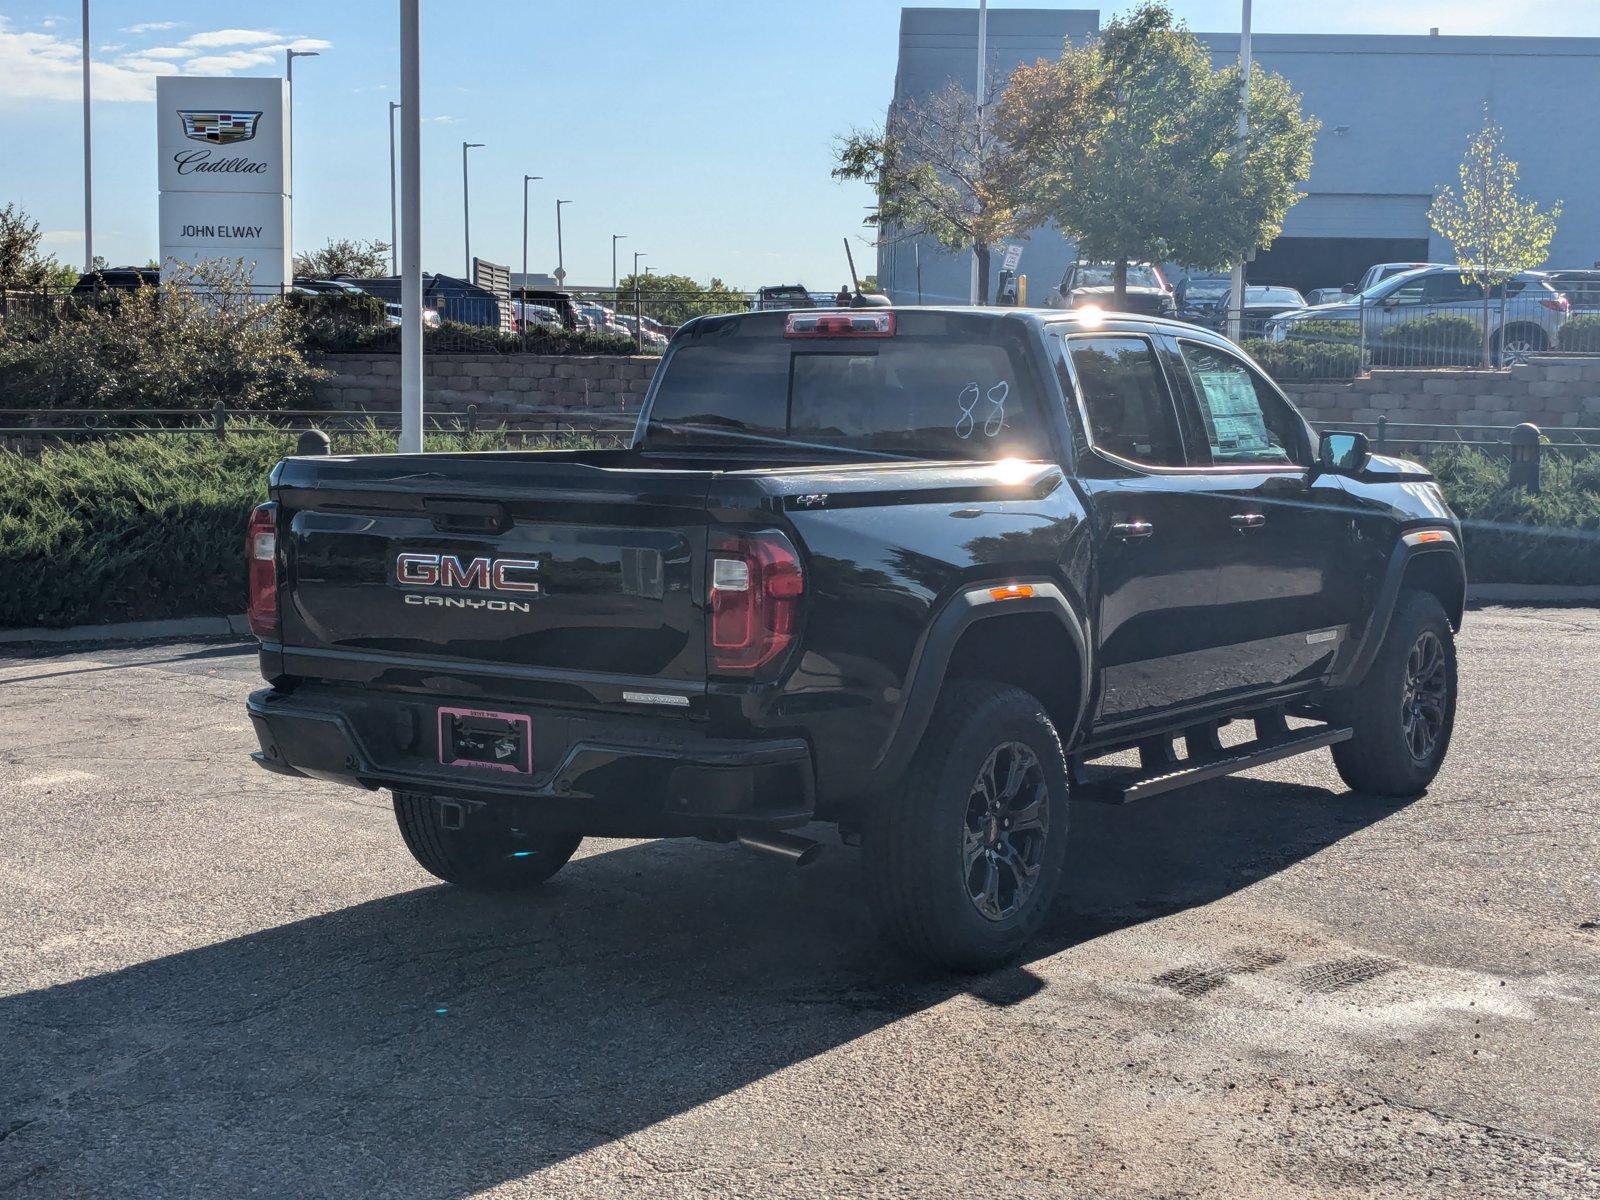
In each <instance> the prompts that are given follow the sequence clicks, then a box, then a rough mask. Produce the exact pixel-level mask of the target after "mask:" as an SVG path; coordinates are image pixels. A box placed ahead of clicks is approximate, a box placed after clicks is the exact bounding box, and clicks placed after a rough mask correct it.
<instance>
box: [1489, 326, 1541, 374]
mask: <svg viewBox="0 0 1600 1200" xmlns="http://www.w3.org/2000/svg"><path fill="white" fill-rule="evenodd" d="M1549 348H1550V339H1549V338H1548V337H1546V336H1545V332H1544V330H1542V329H1540V328H1539V327H1538V326H1537V325H1507V326H1506V327H1505V329H1503V330H1501V331H1500V332H1499V333H1497V334H1495V337H1494V350H1495V354H1494V358H1495V362H1496V363H1498V364H1499V365H1500V366H1502V367H1509V366H1511V365H1512V364H1513V363H1525V362H1527V361H1528V358H1529V356H1531V355H1534V354H1539V353H1541V352H1543V351H1545V350H1548V349H1549Z"/></svg>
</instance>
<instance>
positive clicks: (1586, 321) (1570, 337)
mask: <svg viewBox="0 0 1600 1200" xmlns="http://www.w3.org/2000/svg"><path fill="white" fill-rule="evenodd" d="M1561 349H1563V350H1576V351H1581V352H1582V353H1585V354H1596V353H1600V315H1597V314H1595V313H1579V314H1578V315H1577V316H1575V317H1568V318H1567V322H1566V324H1565V325H1563V326H1562V327H1561Z"/></svg>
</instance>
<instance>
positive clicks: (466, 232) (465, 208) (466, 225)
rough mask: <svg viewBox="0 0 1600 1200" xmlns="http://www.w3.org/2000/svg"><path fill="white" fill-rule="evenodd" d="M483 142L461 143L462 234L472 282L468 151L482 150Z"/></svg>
mask: <svg viewBox="0 0 1600 1200" xmlns="http://www.w3.org/2000/svg"><path fill="white" fill-rule="evenodd" d="M482 148H483V143H482V142H462V143H461V236H462V240H463V243H464V247H465V249H466V252H467V268H466V275H465V277H466V280H467V282H468V283H471V282H472V194H471V192H470V191H469V190H468V187H467V151H468V150H480V149H482Z"/></svg>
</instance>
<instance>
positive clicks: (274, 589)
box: [245, 308, 1465, 970]
mask: <svg viewBox="0 0 1600 1200" xmlns="http://www.w3.org/2000/svg"><path fill="white" fill-rule="evenodd" d="M1174 367H1176V368H1177V370H1174V369H1173V368H1174ZM1180 380H1181V384H1180ZM270 495H271V499H270V501H269V502H268V503H266V504H263V505H261V506H260V507H259V508H257V509H256V510H255V511H254V513H253V514H252V516H251V519H250V523H249V533H248V537H247V540H246V543H245V545H246V553H247V558H248V573H247V581H248V599H249V621H250V626H251V628H252V629H253V630H254V631H255V633H256V635H257V637H258V638H259V639H260V643H261V644H260V663H261V671H262V674H263V676H264V677H265V678H266V680H267V685H268V686H267V687H265V688H264V689H262V690H260V691H257V692H255V693H254V694H252V695H251V696H250V698H249V701H248V704H247V708H248V712H249V716H250V720H251V722H252V724H253V726H254V729H255V733H256V737H257V739H258V741H259V745H260V749H259V750H258V751H257V752H256V754H255V755H254V758H255V760H256V761H257V762H258V763H259V764H260V765H261V766H263V767H265V768H267V769H268V770H271V771H275V772H277V773H279V774H280V775H284V776H288V777H291V778H310V779H316V780H319V781H334V782H339V783H345V784H349V785H351V786H354V787H360V788H364V789H368V790H372V789H378V788H388V789H390V790H391V791H392V792H393V798H394V811H395V816H396V820H397V822H398V825H399V831H400V834H401V836H402V837H403V839H404V841H405V844H406V846H407V847H408V849H409V850H410V851H411V853H412V854H413V855H414V856H415V857H416V859H417V861H418V862H419V863H421V865H422V866H423V867H425V868H426V869H427V870H429V871H431V872H432V873H433V874H434V875H436V876H438V877H439V878H441V879H444V880H446V881H448V882H450V883H453V884H456V885H459V886H462V887H466V888H484V889H496V890H500V891H505V890H515V889H524V890H525V889H531V888H535V887H537V886H538V885H539V884H541V883H542V882H543V881H544V880H546V879H548V878H549V877H550V876H551V875H553V874H555V873H556V872H557V871H558V870H560V869H561V867H562V866H563V864H565V863H566V862H567V860H568V859H569V858H571V856H572V854H573V852H574V851H575V850H576V849H577V847H578V844H579V842H580V840H581V839H582V838H583V837H585V836H590V835H593V836H604V837H700V838H705V839H709V840H712V841H719V842H733V841H738V842H740V843H742V844H743V845H744V846H746V847H749V848H751V849H753V850H758V851H761V852H763V853H765V854H768V855H770V856H772V857H774V858H777V859H780V860H784V861H786V862H789V863H794V864H803V863H805V862H807V861H809V860H810V859H811V858H813V857H814V856H815V855H816V854H817V853H818V852H819V851H820V850H821V844H820V843H819V842H816V841H813V840H810V839H808V838H807V837H805V836H803V835H801V834H798V833H796V832H794V831H795V830H797V829H800V828H802V827H804V826H806V825H808V824H810V823H811V822H813V821H826V822H830V823H833V824H835V825H836V826H837V827H838V828H839V831H840V834H841V837H842V840H843V841H844V842H846V843H848V844H851V845H857V844H859V845H860V847H861V850H860V854H861V858H862V860H863V864H862V867H863V869H862V871H861V877H862V879H863V880H864V884H865V890H866V894H867V896H868V897H869V898H870V900H871V902H872V903H873V904H874V906H875V907H876V909H877V912H878V916H879V919H880V925H881V927H882V928H883V929H884V930H885V932H886V933H887V934H888V936H889V937H890V938H891V939H892V940H893V941H895V942H896V943H897V944H898V945H899V946H900V947H901V948H902V949H903V950H905V951H907V952H909V953H910V954H913V955H916V956H918V957H921V958H925V959H929V960H932V961H934V962H937V963H940V964H943V965H945V966H949V967H955V968H959V969H963V970H984V969H988V968H992V967H994V966H997V965H998V964H1000V963H1002V962H1005V961H1007V960H1008V959H1010V958H1011V957H1012V956H1014V955H1016V954H1017V953H1018V952H1019V951H1020V950H1021V949H1022V948H1023V946H1024V945H1025V943H1026V942H1027V941H1028V939H1029V937H1030V936H1031V935H1032V934H1033V933H1034V932H1035V931H1037V930H1038V929H1039V928H1040V926H1041V924H1042V923H1043V922H1044V920H1045V918H1046V915H1047V914H1048V913H1049V911H1050V908H1051V903H1052V901H1053V900H1054V899H1055V898H1056V894H1057V891H1058V888H1059V886H1060V884H1061V881H1062V876H1063V865H1064V863H1065V862H1066V861H1067V852H1068V839H1069V837H1071V836H1072V835H1073V833H1074V830H1075V828H1076V826H1077V821H1076V820H1073V821H1070V822H1069V820H1068V805H1069V801H1076V802H1079V803H1082V804H1088V803H1093V802H1107V803H1123V802H1127V801H1133V800H1138V799H1142V798H1144V797H1147V796H1154V795H1158V794H1162V793H1166V792H1169V791H1172V790H1173V789H1176V788H1180V787H1184V786H1186V785H1190V784H1196V783H1201V782H1204V781H1208V780H1213V779H1216V778H1217V777H1219V776H1224V775H1228V774H1232V773H1234V772H1237V771H1242V770H1246V769H1248V768H1251V767H1255V766H1259V765H1262V764H1264V763H1269V762H1273V761H1276V760H1279V759H1282V758H1285V757H1287V756H1289V755H1292V754H1298V753H1302V752H1307V751H1312V750H1316V749H1318V748H1320V747H1324V746H1331V747H1332V748H1333V761H1334V765H1335V766H1336V767H1337V769H1338V771H1339V773H1340V775H1341V776H1342V777H1343V779H1344V780H1345V781H1346V783H1347V784H1349V785H1350V786H1351V787H1352V788H1355V789H1357V790H1358V791H1360V792H1362V793H1364V794H1366V795H1369V796H1415V795H1416V794H1417V793H1419V792H1421V791H1422V790H1423V789H1424V788H1425V787H1427V785H1428V783H1429V781H1430V780H1432V779H1433V777H1434V775H1435V773H1436V772H1437V771H1438V770H1439V768H1440V764H1441V763H1442V761H1443V759H1444V755H1445V751H1446V748H1447V747H1448V745H1449V741H1450V733H1451V726H1452V724H1453V720H1454V715H1455V707H1456V657H1455V643H1454V633H1455V631H1456V630H1457V629H1458V628H1459V627H1460V624H1461V619H1462V607H1463V598H1464V592H1465V571H1464V567H1463V562H1462V554H1461V536H1460V527H1459V524H1458V522H1457V521H1456V519H1455V517H1454V516H1453V515H1452V514H1451V512H1450V510H1449V508H1448V507H1447V506H1446V504H1445V501H1444V497H1443V494H1442V493H1441V491H1440V489H1439V488H1438V486H1437V485H1436V484H1435V483H1434V482H1433V481H1432V477H1431V476H1430V475H1429V474H1428V472H1427V471H1426V470H1425V469H1424V468H1423V467H1421V466H1419V465H1417V464H1416V463H1412V462H1406V461H1404V460H1402V459H1398V458H1392V457H1387V456H1382V455H1377V454H1372V453H1370V451H1369V449H1368V447H1367V443H1366V439H1365V437H1363V436H1362V435H1361V434H1359V433H1344V432H1335V431H1324V432H1323V433H1322V434H1321V436H1320V439H1319V437H1318V435H1317V434H1315V433H1313V432H1312V430H1311V428H1310V427H1309V426H1308V425H1307V424H1306V422H1305V421H1304V420H1303V419H1302V418H1301V417H1300V415H1299V414H1298V413H1297V412H1296V411H1295V409H1294V406H1293V405H1292V404H1291V403H1290V402H1289V400H1288V399H1287V398H1286V397H1285V396H1284V394H1283V393H1282V391H1280V390H1279V389H1278V387H1277V386H1276V385H1275V384H1274V383H1273V382H1272V381H1271V380H1270V379H1268V378H1267V376H1266V375H1264V374H1263V373H1262V372H1261V371H1260V370H1258V369H1257V368H1256V366H1255V365H1254V364H1253V363H1252V362H1251V361H1250V360H1249V359H1248V358H1246V357H1245V356H1244V355H1242V354H1241V353H1240V352H1239V351H1238V349H1237V348H1236V347H1234V346H1233V345H1232V344H1231V343H1229V342H1228V341H1227V340H1226V339H1224V338H1222V337H1220V336H1218V335H1217V334H1214V333H1211V332H1210V331H1207V330H1202V329H1196V328H1194V327H1192V326H1186V325H1180V324H1178V323H1176V322H1171V321H1162V320H1156V319H1151V318H1141V317H1131V316H1123V315H1119V314H1094V315H1093V316H1092V317H1091V316H1089V315H1087V314H1085V313H1083V312H1082V311H1081V310H1080V311H1079V312H1076V313H1052V312H1049V311H1045V310H1039V309H1015V308H1004V309H998V308H997V309H982V308H979V309H958V308H949V309H936V308H907V309H893V308H889V309H882V308H877V309H869V310H859V311H844V312H839V311H830V310H822V311H813V312H807V311H792V312H773V313H759V312H758V313H742V314H736V315H730V316H713V317H701V318H698V319H696V320H694V321H692V322H690V323H688V324H687V325H685V326H684V328H683V329H681V330H680V331H679V332H678V335H677V336H676V337H675V338H674V339H673V343H672V346H671V347H670V348H669V349H668V351H667V354H666V356H665V358H664V359H663V361H662V363H661V365H660V368H659V369H658V370H657V372H656V374H655V378H654V380H653V381H652V383H651V385H650V390H649V392H648V393H647V395H646V398H645V408H644V412H643V414H642V417H641V420H640V423H639V426H638V432H637V433H636V434H635V435H634V438H633V441H632V445H631V446H630V448H628V449H624V450H616V449H602V450H567V451H547V452H518V451H511V452H501V453H495V454H472V453H432V454H399V455H394V454H387V455H367V456H363V455H354V456H348V455H340V456H335V457H327V456H318V457H303V458H302V457H296V458H288V459H285V460H284V461H282V462H280V463H279V464H278V465H277V466H276V467H275V468H274V469H273V471H272V473H271V478H270ZM1352 528H1355V529H1358V530H1359V533H1360V536H1359V537H1353V536H1352V535H1351V530H1352ZM308 565H309V567H308ZM335 567H336V569H335ZM1291 715H1292V716H1293V717H1294V718H1296V719H1297V721H1299V719H1308V720H1309V722H1310V723H1297V724H1296V725H1294V726H1290V725H1289V724H1288V723H1287V720H1286V717H1287V716H1291ZM1237 721H1244V722H1247V723H1248V724H1249V725H1250V726H1251V728H1252V731H1253V736H1252V737H1251V738H1250V739H1249V740H1247V741H1244V742H1242V743H1235V742H1233V741H1232V739H1230V743H1229V744H1228V745H1226V746H1224V744H1223V742H1222V741H1221V740H1220V739H1219V731H1220V730H1221V729H1222V728H1223V726H1225V725H1228V724H1229V723H1231V722H1237ZM1180 739H1181V740H1182V742H1183V746H1184V748H1185V750H1186V756H1184V757H1179V754H1178V748H1177V747H1178V742H1179V740H1180ZM1135 748H1137V750H1138V752H1139V764H1138V765H1137V766H1127V765H1120V764H1119V763H1117V762H1109V761H1106V760H1107V759H1108V758H1111V757H1115V756H1116V755H1118V754H1119V753H1120V752H1122V751H1127V750H1132V749H1135ZM1195 803H1197V804H1204V803H1206V801H1204V800H1196V801H1195ZM1382 869H1385V868H1378V870H1380V871H1381V870H1382ZM705 884H706V876H705V875H704V873H702V874H701V875H700V876H698V877H697V878H695V879H685V881H684V886H686V887H703V886H705ZM452 911H454V910H452V909H451V908H450V906H440V907H437V908H436V910H435V911H434V912H433V914H432V915H431V916H425V917H422V918H417V917H416V916H414V915H413V916H408V917H407V919H408V920H416V919H425V920H441V921H448V920H450V919H452V918H451V916H450V913H451V912H452Z"/></svg>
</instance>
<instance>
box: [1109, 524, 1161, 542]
mask: <svg viewBox="0 0 1600 1200" xmlns="http://www.w3.org/2000/svg"><path fill="white" fill-rule="evenodd" d="M1155 531H1156V527H1155V526H1154V525H1152V524H1150V522H1149V521H1118V522H1117V523H1116V524H1115V525H1113V526H1112V527H1111V536H1112V537H1114V538H1121V539H1122V540H1123V541H1125V542H1128V541H1132V540H1133V539H1134V538H1147V537H1149V536H1150V535H1151V534H1152V533H1154V532H1155Z"/></svg>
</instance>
